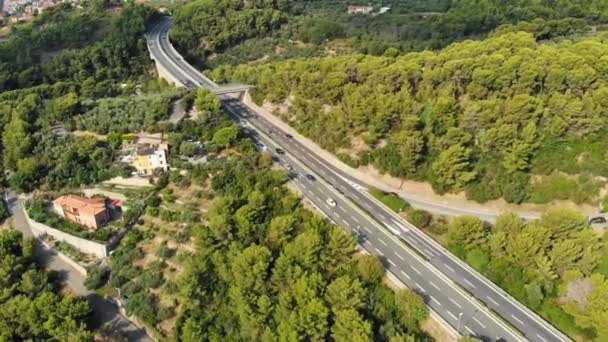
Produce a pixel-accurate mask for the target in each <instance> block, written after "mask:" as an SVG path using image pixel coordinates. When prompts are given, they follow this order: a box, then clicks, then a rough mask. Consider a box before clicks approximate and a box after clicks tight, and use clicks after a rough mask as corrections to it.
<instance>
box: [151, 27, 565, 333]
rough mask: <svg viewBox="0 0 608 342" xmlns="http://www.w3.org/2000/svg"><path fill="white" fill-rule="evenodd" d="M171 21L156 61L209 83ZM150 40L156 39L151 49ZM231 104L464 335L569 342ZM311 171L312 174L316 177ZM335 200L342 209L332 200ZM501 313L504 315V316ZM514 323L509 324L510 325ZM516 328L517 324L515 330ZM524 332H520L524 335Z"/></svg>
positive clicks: (352, 183) (308, 192) (301, 184)
mask: <svg viewBox="0 0 608 342" xmlns="http://www.w3.org/2000/svg"><path fill="white" fill-rule="evenodd" d="M169 27H170V23H169V21H168V20H165V21H162V22H160V23H159V24H158V25H157V26H155V27H153V28H152V29H151V30H150V32H149V33H148V35H147V37H148V41H149V44H148V46H149V47H150V51H151V54H152V55H153V56H154V59H155V60H157V62H160V63H162V64H163V66H165V67H167V69H170V72H171V73H174V72H175V74H173V75H174V76H176V77H177V78H179V79H184V80H186V81H187V82H186V84H187V86H188V87H189V88H196V87H199V86H207V87H210V88H211V89H212V90H213V89H216V88H217V87H219V86H218V85H217V84H215V83H212V84H210V83H209V82H208V81H209V80H208V79H206V78H205V77H202V76H201V75H200V73H199V72H198V71H196V70H195V69H194V68H192V67H191V66H190V65H188V63H187V62H185V61H184V60H183V58H181V56H179V54H177V53H176V52H175V50H174V49H172V46H171V43H170V42H169V40H168V34H167V31H168V29H169ZM150 42H154V43H153V44H152V46H151V44H150ZM221 98H222V100H223V105H224V107H225V108H226V109H227V110H228V111H229V112H230V113H232V115H234V116H235V117H238V118H239V121H242V123H241V124H242V125H244V126H246V127H248V128H249V131H251V132H252V134H253V135H254V138H255V139H258V140H259V141H260V144H264V146H266V148H268V149H269V151H271V152H275V155H276V150H275V149H276V148H277V147H280V148H281V149H283V150H284V151H285V152H286V153H285V154H282V155H278V156H277V157H279V158H280V159H281V162H280V163H283V164H284V163H288V164H289V165H290V166H291V168H293V169H292V170H290V171H289V175H290V178H291V180H292V182H293V183H294V184H295V185H296V186H298V188H299V189H300V191H301V192H302V194H303V195H304V196H306V197H307V198H308V199H309V200H310V201H312V202H313V203H314V204H315V205H316V206H317V207H318V208H319V209H321V210H322V211H323V212H324V213H325V214H326V215H327V216H328V217H329V218H330V219H331V220H333V221H334V222H335V223H336V224H338V225H340V226H342V227H344V228H345V229H348V230H350V231H352V232H353V233H354V234H356V235H357V236H358V238H359V243H360V245H361V246H362V247H363V248H365V249H366V250H367V251H368V252H370V253H371V254H374V255H378V256H379V257H380V258H381V259H382V260H383V262H384V264H385V266H386V267H387V269H388V271H390V272H391V273H392V274H393V275H394V276H395V277H397V278H398V279H399V280H401V281H402V282H403V283H405V284H406V285H407V286H408V287H409V288H411V289H414V290H416V291H417V292H418V293H419V294H420V295H421V296H422V297H423V298H424V299H425V301H426V303H427V304H428V306H429V307H431V308H432V309H433V310H434V311H435V312H437V313H438V314H439V315H440V316H441V317H442V318H443V319H444V320H445V321H447V322H448V323H449V324H450V325H452V326H453V327H454V328H455V329H456V330H458V331H459V332H460V333H461V334H462V335H470V336H476V337H478V338H481V339H483V340H488V341H497V340H500V341H524V340H530V341H540V342H549V341H570V339H569V338H568V337H566V336H565V335H564V334H563V333H561V332H560V331H559V330H557V329H556V328H554V327H553V326H552V325H550V324H549V323H548V322H546V321H544V320H543V319H542V318H540V317H539V316H538V315H536V314H535V313H534V312H532V311H531V310H529V309H528V308H526V307H525V306H524V305H523V304H521V303H519V302H518V301H517V300H515V299H513V298H512V297H510V296H509V295H508V294H506V293H505V292H504V291H503V290H501V289H500V288H499V287H497V286H496V285H495V284H493V283H492V282H490V281H489V280H487V279H486V278H485V277H483V276H482V275H481V274H479V273H478V272H476V271H475V270H473V269H472V268H470V267H469V266H468V265H466V264H465V263H464V262H462V261H461V260H459V259H458V258H456V257H455V256H453V255H452V254H451V253H450V252H448V251H447V250H445V249H444V248H443V247H442V246H440V245H439V244H438V243H437V242H435V241H434V240H432V239H431V238H430V237H428V236H427V235H426V234H424V232H422V231H420V230H419V229H418V228H416V227H414V226H413V225H412V224H410V223H409V222H407V221H406V220H404V219H402V218H401V217H399V216H398V215H396V214H395V213H394V212H392V211H391V210H390V209H389V208H387V207H386V206H384V205H383V204H381V203H379V202H378V201H377V200H375V199H374V198H373V197H372V196H371V195H369V194H368V193H367V191H366V189H365V186H366V185H365V184H357V181H356V180H354V179H352V178H351V176H350V175H348V174H346V173H344V172H343V171H342V170H340V169H338V168H336V167H334V166H333V165H331V164H330V163H328V162H326V161H324V160H323V159H322V158H320V157H319V156H318V155H317V154H315V153H314V152H312V151H311V150H310V149H309V148H308V147H307V146H305V145H304V144H302V143H301V142H300V141H298V139H296V138H295V137H288V136H287V134H286V133H285V132H283V131H281V130H280V129H279V127H277V126H276V125H273V124H272V123H271V122H269V121H268V120H266V119H265V118H264V117H263V116H262V115H259V114H258V113H255V112H254V111H253V110H252V109H251V108H249V107H247V106H246V105H244V104H243V103H242V102H240V101H238V100H235V99H233V98H231V97H228V96H221ZM306 175H312V176H314V178H315V179H316V180H314V181H311V180H309V179H307V178H306ZM329 198H331V199H333V200H334V201H335V202H336V205H335V206H331V205H329V204H328V203H327V200H328V199H329ZM498 317H500V318H498ZM505 322H508V323H505ZM513 327H514V328H515V329H513ZM517 331H519V332H521V334H520V333H519V332H517Z"/></svg>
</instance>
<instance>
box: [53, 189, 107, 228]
mask: <svg viewBox="0 0 608 342" xmlns="http://www.w3.org/2000/svg"><path fill="white" fill-rule="evenodd" d="M53 209H54V210H55V212H56V213H57V214H58V215H59V216H61V217H63V218H65V219H67V220H70V221H72V222H75V223H78V224H80V225H82V226H84V227H86V228H88V229H91V230H97V229H99V228H100V227H101V226H103V225H104V224H105V223H107V222H108V221H109V220H110V213H109V211H108V208H107V205H106V200H105V198H88V197H82V196H76V195H64V196H61V197H59V198H57V199H56V200H54V201H53Z"/></svg>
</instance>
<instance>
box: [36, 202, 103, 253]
mask: <svg viewBox="0 0 608 342" xmlns="http://www.w3.org/2000/svg"><path fill="white" fill-rule="evenodd" d="M25 219H26V220H27V223H28V224H29V226H30V228H31V230H32V234H33V235H34V236H35V237H40V236H41V235H44V234H46V235H49V236H52V237H53V238H55V239H56V240H59V241H64V242H66V243H69V244H70V245H72V246H74V248H76V249H78V250H79V251H81V252H83V253H87V254H93V255H95V256H97V257H99V258H104V257H106V256H108V253H109V248H108V246H107V245H103V244H100V243H97V242H93V241H91V240H87V239H83V238H80V237H77V236H74V235H71V234H68V233H65V232H62V231H60V230H58V229H55V228H52V227H49V226H47V225H45V224H42V223H40V222H36V221H34V220H32V219H31V218H30V217H29V215H28V214H27V213H26V214H25Z"/></svg>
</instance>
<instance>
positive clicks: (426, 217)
mask: <svg viewBox="0 0 608 342" xmlns="http://www.w3.org/2000/svg"><path fill="white" fill-rule="evenodd" d="M407 219H408V220H409V221H410V222H411V223H412V224H413V225H414V226H416V227H420V228H427V227H428V226H429V224H430V223H431V220H432V219H433V216H432V215H431V214H430V213H429V212H428V211H425V210H419V209H413V210H409V211H408V213H407Z"/></svg>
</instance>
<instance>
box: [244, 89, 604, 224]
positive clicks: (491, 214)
mask: <svg viewBox="0 0 608 342" xmlns="http://www.w3.org/2000/svg"><path fill="white" fill-rule="evenodd" d="M243 102H244V104H246V105H247V106H249V107H251V108H252V109H254V110H255V111H256V112H257V113H258V114H259V115H261V116H263V117H264V118H265V119H267V120H268V121H270V122H272V123H273V124H274V125H276V126H278V127H279V128H281V129H282V130H283V131H285V132H288V133H290V134H291V135H293V136H294V138H295V139H297V140H298V141H299V142H300V143H302V144H304V145H306V146H307V147H308V148H309V149H310V150H312V151H313V152H314V153H315V154H317V155H318V156H320V157H321V158H323V159H324V160H325V161H327V162H328V163H330V164H332V165H333V166H334V167H336V168H339V169H340V170H342V171H343V172H345V173H347V174H349V175H350V176H351V177H353V178H355V179H358V180H360V181H361V183H364V184H367V185H370V186H373V187H376V188H379V189H381V190H383V191H386V192H395V193H397V194H399V196H400V197H402V198H403V199H405V200H407V201H408V202H410V204H411V205H412V206H413V207H415V208H419V209H424V210H428V211H430V212H432V213H435V214H442V215H448V216H458V215H475V216H479V217H480V218H482V219H484V220H487V221H490V222H493V221H495V219H496V217H497V216H498V215H500V214H501V213H503V212H505V211H510V212H514V213H517V214H518V215H520V216H521V217H522V218H525V219H535V218H538V217H540V215H541V213H542V212H543V211H544V210H545V209H547V208H548V207H551V206H560V207H569V208H576V209H577V210H580V211H582V212H584V213H585V214H587V215H591V214H594V213H597V208H596V207H593V206H590V205H576V204H574V203H572V202H570V201H558V202H553V203H551V204H547V205H536V204H530V203H526V204H523V205H514V204H509V203H506V202H505V201H504V200H502V199H500V200H495V201H489V202H486V203H483V204H482V203H477V202H475V201H471V200H468V199H466V196H465V194H464V193H458V194H446V195H438V194H436V193H435V192H434V191H433V189H432V187H431V186H430V184H429V183H424V182H414V181H402V180H401V179H398V178H395V177H391V176H389V175H386V174H384V175H383V174H381V173H380V172H378V171H377V170H375V169H374V168H373V167H370V166H367V167H360V168H358V169H354V168H352V167H350V166H348V165H346V164H345V163H344V162H342V161H341V160H339V159H338V158H337V157H336V156H334V155H333V154H332V153H330V152H328V151H326V150H324V149H322V148H321V147H320V146H319V145H317V144H316V143H315V142H313V141H312V140H310V139H308V138H306V137H304V136H302V135H301V134H299V133H298V132H297V131H296V130H294V129H293V128H292V127H291V126H289V125H288V124H286V123H285V122H283V121H282V120H281V119H280V118H278V117H276V116H275V115H273V114H272V110H273V109H275V108H276V107H275V106H272V105H270V104H268V103H265V104H264V106H258V105H256V104H255V103H254V102H253V101H252V100H251V97H250V96H249V94H246V96H245V97H244V98H243Z"/></svg>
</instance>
